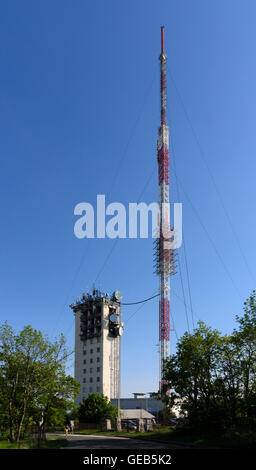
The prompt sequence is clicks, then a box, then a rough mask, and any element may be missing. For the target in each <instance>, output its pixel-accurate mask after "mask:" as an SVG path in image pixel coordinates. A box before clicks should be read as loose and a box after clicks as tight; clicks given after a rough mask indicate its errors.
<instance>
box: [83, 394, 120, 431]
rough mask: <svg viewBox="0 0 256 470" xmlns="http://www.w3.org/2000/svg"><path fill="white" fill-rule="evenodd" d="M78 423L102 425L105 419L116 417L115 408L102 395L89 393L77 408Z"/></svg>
mask: <svg viewBox="0 0 256 470" xmlns="http://www.w3.org/2000/svg"><path fill="white" fill-rule="evenodd" d="M78 416H79V421H80V423H95V424H100V423H103V422H104V421H105V420H106V419H114V418H116V416H117V407H116V406H114V405H112V403H111V402H110V401H109V400H108V398H107V397H105V396H104V395H99V394H98V393H91V394H89V395H88V398H87V399H86V400H84V401H83V402H82V403H81V404H80V405H79V408H78Z"/></svg>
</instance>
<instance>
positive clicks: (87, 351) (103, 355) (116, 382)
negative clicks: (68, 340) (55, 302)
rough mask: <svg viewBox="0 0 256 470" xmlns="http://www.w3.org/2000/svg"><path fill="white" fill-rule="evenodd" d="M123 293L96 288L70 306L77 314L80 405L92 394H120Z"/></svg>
mask: <svg viewBox="0 0 256 470" xmlns="http://www.w3.org/2000/svg"><path fill="white" fill-rule="evenodd" d="M120 301H121V293H120V292H119V291H115V292H114V293H113V295H112V296H111V297H109V296H108V294H102V293H101V292H99V291H98V290H95V289H93V293H92V295H91V294H83V295H82V298H81V299H80V298H79V299H78V300H77V302H76V303H75V304H71V305H70V307H71V308H72V310H73V311H74V314H75V379H76V380H77V381H78V382H80V384H81V388H80V394H79V395H78V396H77V398H76V405H78V404H79V403H80V402H81V401H83V400H84V399H86V398H87V397H88V394H89V393H100V394H102V395H105V396H107V397H108V398H109V399H112V398H119V397H120V342H121V335H122V333H123V323H122V322H121V306H120Z"/></svg>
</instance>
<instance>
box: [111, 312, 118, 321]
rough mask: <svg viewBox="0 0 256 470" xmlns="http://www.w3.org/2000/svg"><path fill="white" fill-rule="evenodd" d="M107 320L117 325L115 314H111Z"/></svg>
mask: <svg viewBox="0 0 256 470" xmlns="http://www.w3.org/2000/svg"><path fill="white" fill-rule="evenodd" d="M109 319H110V321H112V322H113V323H118V316H117V315H116V314H115V313H112V315H110V317H109Z"/></svg>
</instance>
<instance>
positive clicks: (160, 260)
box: [154, 26, 175, 390]
mask: <svg viewBox="0 0 256 470" xmlns="http://www.w3.org/2000/svg"><path fill="white" fill-rule="evenodd" d="M159 60H160V74H161V75H160V81H161V92H160V99H161V125H160V127H159V129H158V140H157V161H158V186H159V223H158V229H159V233H158V238H156V240H155V242H154V245H155V249H154V260H155V273H156V274H157V275H158V276H159V389H160V390H161V389H162V385H163V383H164V382H163V365H164V361H165V359H167V358H168V356H169V355H170V275H171V274H175V259H174V258H175V253H174V251H173V250H172V249H170V248H169V246H170V240H171V239H172V237H170V233H172V232H171V230H172V229H171V227H170V190H169V127H168V126H167V124H166V61H167V56H166V54H165V51H164V26H162V27H161V54H160V57H159ZM167 234H168V235H167Z"/></svg>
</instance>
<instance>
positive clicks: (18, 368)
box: [0, 323, 79, 442]
mask: <svg viewBox="0 0 256 470" xmlns="http://www.w3.org/2000/svg"><path fill="white" fill-rule="evenodd" d="M67 356H68V354H67V350H66V347H65V340H64V338H63V337H61V338H60V340H58V341H55V342H54V343H51V342H50V341H49V340H48V339H47V338H43V335H42V333H41V332H40V331H37V330H34V329H33V328H32V327H31V326H26V327H25V328H24V329H23V330H22V331H21V332H20V333H19V334H15V332H14V330H13V329H12V328H11V327H10V326H9V325H8V324H7V323H5V324H4V325H2V326H1V327H0V389H1V400H2V406H4V407H5V409H6V415H5V419H7V420H8V427H9V431H10V440H11V441H12V442H13V441H14V440H16V441H17V442H18V441H19V440H20V437H21V433H22V431H23V430H24V429H25V428H26V426H27V425H28V423H31V422H40V423H41V425H40V426H41V430H43V429H45V426H46V423H47V422H48V421H49V420H50V419H51V417H52V416H53V414H54V413H56V410H62V409H64V410H65V409H66V408H65V407H67V406H70V403H71V401H73V400H74V396H75V395H76V393H77V392H78V390H79V384H78V383H77V382H76V381H75V380H74V379H73V378H72V377H70V376H66V374H65V362H66V358H67Z"/></svg>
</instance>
